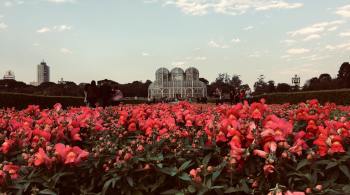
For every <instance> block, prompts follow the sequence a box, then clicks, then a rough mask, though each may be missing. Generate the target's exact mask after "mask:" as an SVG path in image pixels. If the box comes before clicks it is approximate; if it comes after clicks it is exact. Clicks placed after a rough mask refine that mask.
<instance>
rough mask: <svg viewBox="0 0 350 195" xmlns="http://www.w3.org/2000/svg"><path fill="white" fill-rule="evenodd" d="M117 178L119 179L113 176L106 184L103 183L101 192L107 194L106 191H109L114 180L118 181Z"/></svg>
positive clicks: (103, 194)
mask: <svg viewBox="0 0 350 195" xmlns="http://www.w3.org/2000/svg"><path fill="white" fill-rule="evenodd" d="M117 180H119V178H111V179H109V180H107V181H106V182H105V184H104V185H103V188H102V192H101V194H102V195H105V194H106V192H107V191H108V189H109V187H110V186H111V184H112V183H113V182H114V181H117Z"/></svg>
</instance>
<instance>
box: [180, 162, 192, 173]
mask: <svg viewBox="0 0 350 195" xmlns="http://www.w3.org/2000/svg"><path fill="white" fill-rule="evenodd" d="M191 162H192V160H188V161H186V162H184V163H183V164H182V165H181V166H180V168H179V171H184V170H186V169H187V168H188V167H189V166H190V165H191Z"/></svg>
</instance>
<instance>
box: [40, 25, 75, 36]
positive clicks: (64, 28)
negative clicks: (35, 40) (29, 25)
mask: <svg viewBox="0 0 350 195" xmlns="http://www.w3.org/2000/svg"><path fill="white" fill-rule="evenodd" d="M71 29H72V27H71V26H67V25H56V26H53V27H52V28H51V27H42V28H40V29H38V30H37V31H36V32H37V33H40V34H42V33H47V32H64V31H68V30H71Z"/></svg>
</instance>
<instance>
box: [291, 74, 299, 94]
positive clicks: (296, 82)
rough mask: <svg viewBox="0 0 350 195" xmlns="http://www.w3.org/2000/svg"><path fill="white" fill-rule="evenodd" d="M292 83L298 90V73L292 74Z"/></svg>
mask: <svg viewBox="0 0 350 195" xmlns="http://www.w3.org/2000/svg"><path fill="white" fill-rule="evenodd" d="M292 84H293V85H294V87H295V89H298V90H299V87H300V77H299V76H298V75H294V77H292Z"/></svg>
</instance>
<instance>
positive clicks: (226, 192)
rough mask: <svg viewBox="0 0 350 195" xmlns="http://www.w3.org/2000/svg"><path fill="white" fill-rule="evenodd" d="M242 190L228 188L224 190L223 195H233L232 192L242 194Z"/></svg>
mask: <svg viewBox="0 0 350 195" xmlns="http://www.w3.org/2000/svg"><path fill="white" fill-rule="evenodd" d="M242 191H243V190H242V189H239V188H235V187H229V188H227V189H226V190H225V192H224V193H225V194H229V193H233V192H242Z"/></svg>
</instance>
